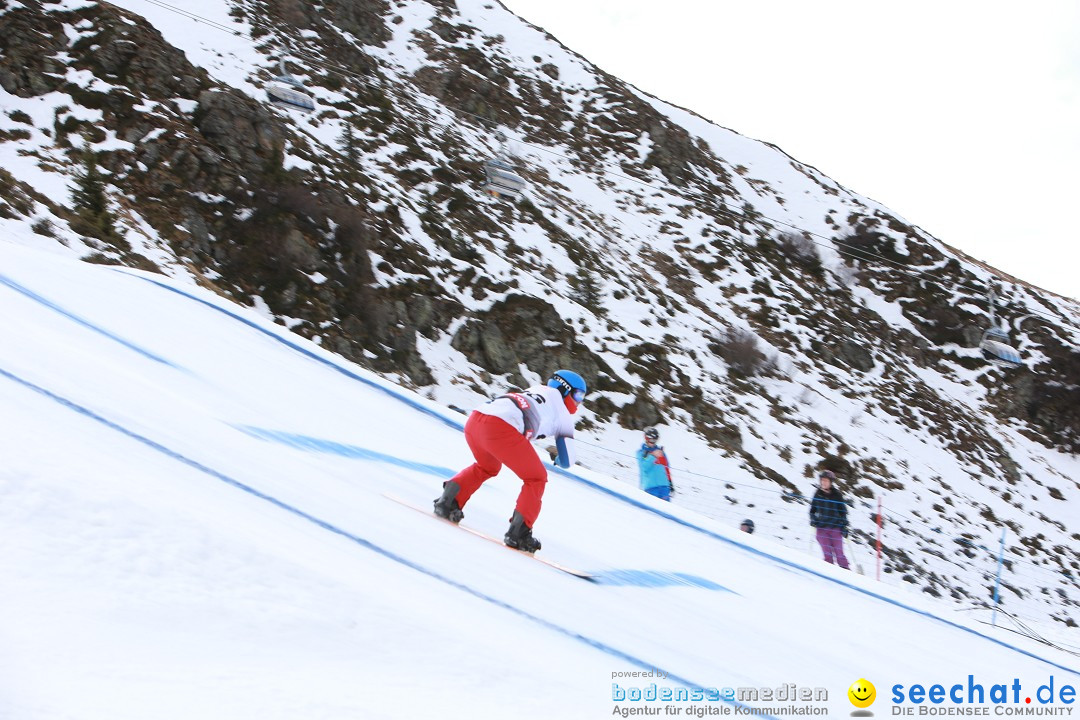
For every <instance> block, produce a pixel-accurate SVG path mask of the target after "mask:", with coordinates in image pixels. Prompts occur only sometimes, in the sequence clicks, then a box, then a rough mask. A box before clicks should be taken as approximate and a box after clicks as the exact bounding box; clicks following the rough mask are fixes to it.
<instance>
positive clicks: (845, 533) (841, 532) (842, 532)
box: [840, 528, 847, 537]
mask: <svg viewBox="0 0 1080 720" xmlns="http://www.w3.org/2000/svg"><path fill="white" fill-rule="evenodd" d="M840 534H841V535H843V536H844V537H847V528H844V529H843V530H841V531H840Z"/></svg>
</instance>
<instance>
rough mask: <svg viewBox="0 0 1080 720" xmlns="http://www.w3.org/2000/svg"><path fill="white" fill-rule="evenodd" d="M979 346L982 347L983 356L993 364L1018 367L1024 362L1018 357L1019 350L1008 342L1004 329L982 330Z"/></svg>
mask: <svg viewBox="0 0 1080 720" xmlns="http://www.w3.org/2000/svg"><path fill="white" fill-rule="evenodd" d="M979 347H980V348H981V349H982V353H983V357H985V358H986V359H987V360H989V361H990V362H992V363H993V364H995V365H1000V366H1002V367H1018V366H1020V365H1023V364H1024V362H1023V361H1022V360H1021V359H1020V353H1019V351H1017V350H1016V349H1015V348H1014V347H1013V346H1012V345H1010V344H1009V336H1008V335H1007V334H1006V333H1005V331H1004V330H1000V329H998V328H996V327H995V328H990V329H989V330H987V331H986V332H984V333H983V337H982V342H981V343H979Z"/></svg>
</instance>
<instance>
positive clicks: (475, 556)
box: [0, 243, 1080, 720]
mask: <svg viewBox="0 0 1080 720" xmlns="http://www.w3.org/2000/svg"><path fill="white" fill-rule="evenodd" d="M0 316H2V317H4V318H5V320H4V324H3V330H2V332H3V342H2V343H0V396H2V401H0V402H2V405H3V407H4V409H5V412H4V414H3V425H4V427H3V432H2V433H0V448H2V449H0V452H2V454H3V457H4V459H5V461H4V463H3V467H2V469H0V548H3V552H2V553H0V583H2V585H3V587H4V592H3V593H0V638H2V641H0V678H2V679H0V716H2V717H11V718H20V720H38V719H45V718H80V720H92V719H94V718H102V719H104V718H108V719H109V720H123V719H125V718H146V717H155V718H161V719H167V718H191V717H201V718H228V719H229V720H239V719H241V718H260V719H267V718H305V720H314V719H317V718H360V717H363V718H406V717H428V716H439V717H450V718H494V717H503V716H505V715H506V714H507V713H512V714H514V715H515V716H517V717H528V718H552V717H569V718H599V717H606V716H610V715H611V713H612V711H613V708H614V707H618V706H620V703H618V702H615V701H613V699H612V683H613V682H618V683H620V687H622V688H625V687H628V686H631V685H637V686H640V687H646V686H647V685H648V684H649V682H653V681H654V680H646V679H631V680H626V679H624V678H619V679H617V680H613V674H614V673H624V672H632V671H640V670H651V669H653V668H658V669H660V670H661V671H662V672H664V673H667V674H670V675H669V677H668V678H667V680H663V681H661V682H660V683H659V684H660V685H661V686H665V685H666V686H669V687H672V688H678V687H683V688H693V687H705V688H708V687H716V688H723V687H751V686H752V687H772V688H775V687H779V686H782V685H784V684H787V683H796V684H797V685H799V686H800V687H802V686H806V687H814V688H816V687H822V688H825V689H827V692H828V697H829V699H828V701H827V702H824V703H819V705H820V706H821V707H827V708H828V714H829V716H833V717H839V716H846V715H847V714H848V713H849V711H850V710H851V706H850V705H849V704H848V701H847V699H846V696H845V693H846V689H847V687H848V686H849V685H850V684H851V683H852V682H853V681H855V680H857V679H859V678H862V677H866V678H867V679H869V680H871V682H874V683H876V684H877V686H878V691H879V695H880V696H881V699H879V701H878V705H877V706H876V707H877V709H878V713H879V714H884V713H885V712H887V710H886V709H885V708H884V705H885V704H887V696H886V693H885V688H886V687H887V686H891V685H893V684H896V683H901V684H904V685H905V686H907V685H910V684H912V683H923V684H926V685H930V684H932V683H949V682H953V681H956V682H960V681H964V680H965V679H966V677H967V675H969V674H972V675H974V676H975V677H976V678H978V679H980V680H981V681H982V682H984V683H986V684H987V685H988V686H989V685H990V684H992V683H996V682H1011V681H1012V679H1013V678H1014V677H1015V678H1018V679H1019V680H1020V681H1021V683H1023V685H1024V687H1025V688H1030V689H1031V690H1032V691H1033V690H1034V688H1035V687H1036V686H1037V685H1040V684H1043V683H1045V682H1046V680H1047V678H1049V677H1050V676H1051V675H1052V676H1054V677H1055V678H1056V679H1057V682H1058V683H1059V685H1060V684H1061V683H1072V684H1073V685H1075V684H1077V681H1078V678H1080V675H1078V668H1080V663H1078V662H1077V659H1076V658H1075V657H1071V656H1067V655H1064V654H1062V653H1058V652H1056V651H1053V650H1050V649H1047V648H1045V647H1042V646H1037V645H1034V644H1033V643H1031V642H1030V641H1028V640H1027V639H1025V638H1020V637H1017V636H1016V635H1014V634H1012V633H1007V632H1004V631H1003V630H1001V629H997V630H995V629H992V628H990V627H988V626H986V625H983V624H980V623H975V622H971V621H970V620H968V619H966V618H965V616H964V615H963V614H960V613H956V612H955V611H954V610H953V609H952V607H951V606H947V605H944V604H942V603H938V602H935V601H933V600H931V599H929V598H927V597H926V596H924V595H917V594H913V593H905V592H903V591H899V590H895V589H891V588H888V587H885V586H883V585H881V584H878V583H874V582H872V581H871V580H870V579H869V578H865V577H860V576H858V575H855V574H854V573H845V572H842V571H840V570H837V569H834V568H832V567H828V566H823V565H820V564H816V563H812V562H810V561H809V560H808V558H807V556H805V555H803V554H801V553H797V552H792V551H790V550H788V549H786V548H784V547H781V546H779V545H776V544H775V543H773V542H771V541H769V540H768V539H766V538H762V537H749V536H745V535H742V534H739V533H733V532H732V531H731V529H730V528H728V527H727V526H723V527H721V526H718V525H717V524H716V523H714V522H712V521H709V520H708V519H706V518H704V517H702V516H699V515H696V514H695V513H693V512H690V511H687V510H683V509H680V508H677V507H671V506H668V505H664V504H662V503H657V502H652V500H651V499H650V498H648V497H645V496H642V495H641V494H639V493H637V492H636V491H634V490H632V489H629V488H627V487H626V486H625V485H623V484H621V483H620V482H618V481H616V480H613V479H610V478H605V477H603V476H600V475H595V474H590V473H584V472H583V473H582V474H581V475H573V474H567V475H558V476H556V475H553V476H552V478H551V481H550V482H549V485H548V490H547V493H546V495H545V506H544V511H543V513H542V516H541V519H540V521H539V522H538V524H537V528H536V530H537V535H538V536H539V537H540V538H541V539H542V540H543V541H544V551H543V554H544V555H546V556H548V557H550V558H552V559H557V560H559V561H562V562H565V563H567V564H570V565H574V566H576V567H580V568H582V569H585V570H588V571H591V572H593V573H596V575H597V577H598V582H597V583H589V582H585V581H582V580H579V579H576V578H573V577H570V576H567V575H564V574H562V573H559V572H558V571H554V570H552V569H550V568H548V567H546V566H544V565H541V564H539V563H536V562H533V561H531V560H529V559H528V558H526V557H522V556H520V555H518V554H517V553H514V552H510V551H507V550H504V549H501V548H499V547H496V546H494V545H492V544H489V543H486V542H484V541H482V540H479V539H477V538H475V537H473V536H471V535H468V534H467V533H464V532H461V531H459V530H455V529H453V528H450V527H448V526H446V525H444V524H442V523H438V522H435V521H434V520H429V519H427V518H425V517H423V516H421V515H420V514H418V513H416V512H414V511H412V510H410V509H408V508H405V507H402V506H401V505H398V504H396V503H394V502H392V501H390V500H388V499H387V498H386V497H384V496H383V493H387V492H390V493H394V494H397V495H400V496H401V497H403V498H406V499H409V500H411V501H415V502H416V503H418V504H421V505H426V504H427V503H429V502H430V499H431V498H432V497H433V496H434V495H435V494H436V493H437V489H438V487H439V483H440V481H441V479H442V478H444V477H445V476H446V475H447V474H449V473H450V472H452V471H453V470H454V469H456V468H458V467H459V466H461V465H463V464H464V463H466V462H467V461H468V459H469V458H468V454H467V451H466V449H465V445H464V442H463V441H462V437H461V434H460V431H459V429H458V427H459V425H460V423H461V416H460V415H458V414H456V413H454V412H452V411H450V410H447V409H445V408H442V407H440V406H438V405H436V404H434V403H432V402H430V401H428V400H426V399H424V398H421V397H419V396H416V395H414V394H412V393H410V392H408V391H405V390H402V389H400V388H397V387H395V386H393V385H391V384H389V383H387V382H386V381H384V380H382V379H380V378H378V377H376V376H374V375H372V374H370V373H368V372H365V371H363V370H361V369H359V368H357V367H355V366H353V365H350V364H348V363H345V362H343V361H341V360H340V359H338V358H336V357H334V356H332V355H330V354H328V353H326V352H325V351H323V350H321V349H320V348H318V347H317V346H316V345H314V344H312V343H309V342H307V341H304V340H301V339H298V338H296V337H295V336H293V335H291V334H289V333H288V332H287V331H286V330H284V329H283V328H281V327H280V326H276V325H273V324H271V323H269V322H267V321H265V320H263V319H261V318H259V317H258V316H257V315H255V314H254V313H252V312H251V311H249V310H245V309H242V308H240V307H238V306H235V305H232V304H230V303H228V302H226V301H223V300H222V299H220V298H218V297H216V296H215V295H213V294H211V293H208V292H206V291H204V290H201V289H198V288H196V287H194V286H188V285H181V284H176V283H174V282H172V281H169V280H165V279H163V278H161V277H160V276H152V275H146V274H142V273H138V272H136V271H131V270H124V269H117V268H107V267H102V266H94V265H86V264H83V263H79V262H75V261H73V260H71V259H70V258H68V257H66V256H65V254H64V253H51V252H43V251H41V250H38V249H30V248H25V247H20V246H17V245H12V244H10V243H0ZM516 492H517V483H516V481H515V480H514V478H513V477H511V476H508V475H506V474H505V473H504V474H503V475H502V476H500V477H498V478H496V479H494V480H492V481H491V482H490V483H489V484H488V485H487V486H486V487H484V488H483V489H482V490H481V492H480V493H478V495H477V496H476V498H475V500H474V502H473V503H471V504H470V506H469V507H468V509H467V510H468V512H467V517H466V523H467V524H470V525H472V526H474V527H477V528H480V529H483V530H486V531H488V532H491V533H501V531H502V530H503V528H504V525H505V518H506V517H507V516H508V514H509V511H510V509H511V508H512V504H513V499H514V497H515V496H516ZM808 563H809V564H808ZM626 704H627V703H621V705H623V706H625V705H626ZM639 704H640V703H639ZM670 704H672V705H675V706H679V707H681V708H683V709H684V710H686V711H687V712H689V709H690V708H691V707H710V706H718V705H723V704H724V703H722V702H721V703H708V702H704V703H700V702H699V703H692V702H682V703H676V702H673V703H670ZM653 705H654V706H656V705H657V703H653ZM660 705H662V703H661V704H660Z"/></svg>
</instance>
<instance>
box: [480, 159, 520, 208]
mask: <svg viewBox="0 0 1080 720" xmlns="http://www.w3.org/2000/svg"><path fill="white" fill-rule="evenodd" d="M484 172H485V173H486V174H487V180H486V181H485V182H484V186H483V189H484V192H486V193H488V194H490V195H492V196H494V197H498V198H507V199H509V200H517V199H518V198H519V197H521V194H522V192H524V190H525V185H526V184H527V183H526V182H525V178H523V177H521V176H520V175H518V174H517V173H515V172H514V166H513V165H511V164H510V163H509V162H507V161H506V160H504V159H502V158H500V157H494V158H491V159H489V160H487V161H486V162H485V163H484Z"/></svg>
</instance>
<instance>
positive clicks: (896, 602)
mask: <svg viewBox="0 0 1080 720" xmlns="http://www.w3.org/2000/svg"><path fill="white" fill-rule="evenodd" d="M132 277H138V278H140V279H142V280H145V281H147V282H150V283H153V284H155V285H157V286H159V287H161V288H164V289H166V290H169V291H171V292H174V293H177V294H179V295H182V296H184V297H186V298H189V299H191V300H194V301H196V302H199V303H202V304H203V305H206V306H207V307H210V308H212V309H214V310H217V311H218V312H221V313H224V314H226V315H228V316H229V317H231V318H233V319H235V320H237V321H238V322H241V323H243V324H245V325H247V326H249V327H252V328H254V329H255V330H258V331H259V332H261V333H263V334H265V335H267V336H269V337H271V338H273V339H274V340H277V341H278V342H280V343H282V344H283V345H286V346H288V347H291V348H292V349H294V350H296V351H297V352H299V353H301V354H303V355H305V356H307V357H310V358H311V359H313V360H315V361H317V362H320V363H322V364H324V365H326V366H327V367H330V368H332V369H334V370H336V371H338V372H340V373H342V374H343V375H345V376H347V377H350V378H353V379H354V380H358V381H359V382H361V383H363V384H364V385H367V386H369V387H372V388H375V389H377V390H381V391H383V392H384V393H386V394H387V395H390V396H391V397H393V398H396V399H397V400H399V401H400V402H403V403H405V404H406V405H408V406H409V407H412V408H414V409H416V410H419V411H420V412H422V413H424V414H426V415H430V416H431V417H434V418H436V419H438V420H440V421H442V422H443V423H444V424H446V425H449V426H450V427H453V428H456V429H458V430H463V429H464V427H465V425H464V422H463V421H462V422H459V421H457V420H454V419H452V418H450V417H447V416H445V415H442V414H440V413H438V412H436V411H435V410H433V409H431V408H429V407H426V406H424V405H421V404H420V403H418V402H416V401H415V400H413V399H412V398H410V397H408V396H406V395H404V394H403V393H401V392H399V391H397V390H395V389H393V388H388V387H384V386H382V385H379V384H378V383H375V382H372V381H371V380H369V379H368V378H365V377H363V376H361V375H359V374H357V373H354V372H351V371H349V370H347V369H345V368H343V367H341V366H340V365H337V364H336V363H334V362H331V361H330V360H327V359H326V358H323V357H320V356H318V355H316V354H315V353H313V352H311V351H310V350H308V349H306V348H303V347H301V346H299V345H297V344H296V343H293V342H290V341H288V340H286V339H285V338H282V337H279V336H277V335H275V334H273V333H271V332H269V331H268V330H266V329H264V328H262V327H259V326H258V325H256V324H255V323H253V322H251V321H250V320H248V319H246V318H244V317H242V316H240V315H238V314H236V313H234V312H231V311H229V310H226V309H224V308H221V307H218V306H217V305H214V304H213V303H210V302H208V301H206V300H203V299H201V298H197V297H195V296H194V295H190V294H188V293H186V292H184V291H182V290H179V289H177V288H173V287H170V286H169V285H166V284H165V283H161V282H158V281H156V280H154V279H152V278H145V277H142V276H138V275H133V276H132ZM550 469H551V471H552V472H554V473H558V474H559V475H562V476H563V477H566V478H569V479H571V480H576V481H577V482H580V483H582V484H584V485H586V486H588V487H590V488H592V489H594V490H596V491H598V492H601V493H603V494H605V495H608V496H610V497H613V498H615V499H617V500H619V501H621V502H625V503H628V504H630V505H633V506H634V507H637V508H639V509H641V510H644V511H645V512H650V513H652V514H654V515H658V516H660V517H662V518H665V519H666V520H670V521H671V522H673V523H676V524H677V525H682V526H683V527H685V528H688V529H690V530H694V531H696V532H700V533H702V534H703V535H706V536H708V537H710V538H712V539H714V540H719V541H720V542H723V543H727V544H728V545H731V546H733V547H737V548H739V549H741V550H744V551H746V552H748V553H750V554H752V555H757V556H758V557H762V558H765V559H767V560H771V561H772V562H774V563H777V564H779V565H782V566H784V567H787V568H791V569H793V570H796V571H800V572H804V573H807V574H809V575H813V576H814V577H817V578H820V579H822V580H826V581H828V582H831V583H836V584H838V585H841V586H843V587H846V588H848V589H850V590H854V591H856V592H858V593H862V594H864V595H867V596H869V597H872V598H876V599H878V600H881V601H882V602H885V603H888V604H890V605H893V606H895V607H899V608H902V609H904V610H907V611H909V612H913V613H916V614H917V615H922V616H923V617H926V618H930V619H931V620H936V621H938V622H940V623H944V624H945V625H948V626H949V627H952V628H955V629H957V630H962V631H963V632H967V633H970V634H972V635H975V636H976V637H980V638H982V639H984V640H988V641H990V642H992V643H994V644H995V645H998V646H1000V647H1004V648H1007V649H1009V650H1013V651H1014V652H1018V653H1020V654H1022V655H1025V656H1027V657H1030V658H1033V659H1035V660H1040V661H1042V662H1044V663H1046V664H1048V665H1050V666H1051V667H1056V668H1058V669H1060V670H1064V671H1066V672H1070V673H1073V674H1074V675H1080V671H1078V670H1074V669H1073V668H1069V667H1066V666H1064V665H1061V664H1059V663H1056V662H1054V661H1052V660H1047V659H1046V658H1044V657H1041V656H1039V655H1036V654H1035V653H1032V652H1030V651H1028V650H1024V649H1023V648H1020V647H1017V646H1015V645H1011V644H1009V643H1007V642H1005V641H1004V640H999V639H997V638H994V637H991V636H989V635H986V634H984V633H981V632H979V631H978V630H975V629H973V628H969V627H965V626H963V625H960V624H959V623H955V622H952V621H951V620H947V619H945V618H943V617H939V616H937V615H934V614H932V613H930V612H927V611H926V610H920V609H918V608H915V607H912V606H910V605H907V604H905V603H902V602H900V601H899V600H894V599H893V598H889V597H886V596H884V595H881V594H880V593H876V592H873V591H872V590H867V589H866V588H861V587H858V586H857V585H853V584H851V583H848V582H845V581H843V580H840V579H838V578H835V577H830V576H829V575H826V574H824V573H821V572H818V571H817V570H813V569H811V568H809V567H807V566H806V565H800V564H799V563H796V562H793V561H791V560H786V559H784V558H781V557H778V556H776V555H771V554H769V553H767V552H765V551H763V550H759V549H757V548H754V547H750V546H749V545H746V544H744V543H741V542H739V541H737V540H732V539H731V538H729V537H724V536H723V535H720V534H719V533H715V532H713V531H711V530H707V529H705V528H703V527H701V526H700V525H695V524H694V523H692V522H689V521H687V520H683V519H682V518H679V517H676V516H675V515H672V514H670V513H667V512H664V511H663V510H660V509H657V508H654V507H651V506H649V505H646V504H645V503H643V502H641V501H640V500H635V499H634V498H632V497H629V496H627V495H623V494H622V493H620V492H616V491H615V490H611V489H610V488H606V487H604V486H603V485H600V484H599V483H595V482H593V481H591V480H587V479H585V478H583V477H581V476H580V475H578V474H576V473H573V472H570V471H569V470H563V469H562V468H559V467H551V468H550Z"/></svg>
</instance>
